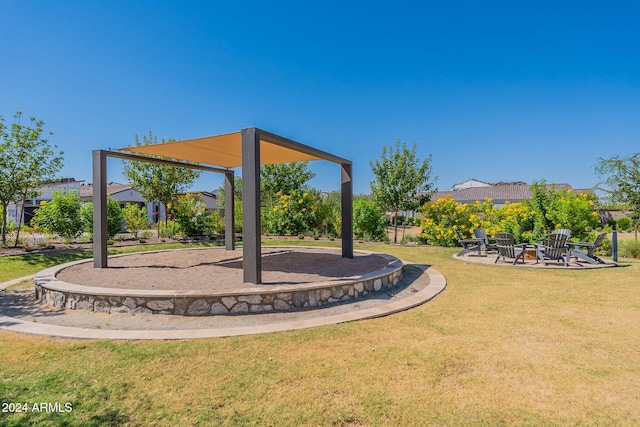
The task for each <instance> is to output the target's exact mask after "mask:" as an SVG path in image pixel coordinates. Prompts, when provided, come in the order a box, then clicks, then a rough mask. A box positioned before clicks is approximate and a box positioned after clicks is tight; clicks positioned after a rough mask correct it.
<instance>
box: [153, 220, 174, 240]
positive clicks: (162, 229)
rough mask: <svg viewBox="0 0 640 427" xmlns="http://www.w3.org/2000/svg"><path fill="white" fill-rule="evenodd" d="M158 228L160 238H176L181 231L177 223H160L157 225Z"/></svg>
mask: <svg viewBox="0 0 640 427" xmlns="http://www.w3.org/2000/svg"><path fill="white" fill-rule="evenodd" d="M157 226H158V235H159V237H170V238H172V237H174V236H175V235H176V234H178V230H179V229H180V226H179V225H178V223H177V222H175V221H172V220H170V221H166V222H165V221H160V222H158V224H157Z"/></svg>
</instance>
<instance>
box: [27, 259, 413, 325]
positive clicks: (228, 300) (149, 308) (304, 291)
mask: <svg viewBox="0 0 640 427" xmlns="http://www.w3.org/2000/svg"><path fill="white" fill-rule="evenodd" d="M375 255H378V256H380V257H383V258H385V259H386V260H387V261H388V264H387V266H386V267H385V268H383V269H381V270H378V271H375V272H371V273H367V274H363V275H362V276H360V277H358V278H341V279H336V280H330V281H326V282H315V283H305V284H297V285H276V286H269V287H268V288H265V289H255V288H250V289H249V288H247V289H239V290H234V291H220V292H203V291H188V290H185V291H161V290H155V291H150V290H135V289H112V288H101V287H92V286H83V285H77V284H73V283H67V282H62V281H60V280H57V278H56V275H57V273H58V272H60V271H61V270H62V269H64V268H67V267H70V266H72V265H75V264H79V263H86V262H92V260H84V261H76V262H71V263H67V264H62V265H58V266H54V267H51V268H48V269H46V270H43V271H41V272H40V273H38V274H37V275H36V276H35V279H34V280H35V290H36V298H37V299H38V300H39V301H41V302H44V303H46V304H49V305H52V306H54V307H56V308H66V309H71V310H88V311H96V312H103V313H131V314H137V313H153V314H173V315H186V316H211V315H220V314H241V313H260V312H270V311H286V310H297V309H304V308H311V307H321V306H323V305H326V304H331V303H337V302H341V301H348V300H351V299H354V298H358V297H360V296H364V295H368V294H371V293H377V292H384V291H386V290H387V289H389V288H391V287H393V286H394V285H396V284H398V282H399V281H400V279H401V278H402V261H400V260H399V259H397V258H395V257H392V256H390V255H386V254H375ZM121 256H126V255H121Z"/></svg>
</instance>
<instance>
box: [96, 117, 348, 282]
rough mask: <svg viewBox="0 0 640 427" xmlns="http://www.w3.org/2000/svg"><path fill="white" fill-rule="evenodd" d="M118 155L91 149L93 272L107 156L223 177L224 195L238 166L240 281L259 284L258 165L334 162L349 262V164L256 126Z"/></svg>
mask: <svg viewBox="0 0 640 427" xmlns="http://www.w3.org/2000/svg"><path fill="white" fill-rule="evenodd" d="M118 151H119V152H112V151H104V150H94V151H93V177H94V186H93V200H94V206H93V230H94V267H96V268H106V267H107V225H106V221H107V202H106V183H107V176H106V159H107V157H116V158H118V157H119V158H122V159H125V160H135V161H142V162H152V163H163V164H166V165H170V166H180V167H186V168H193V169H201V170H209V171H212V172H220V173H224V174H225V192H226V193H227V194H233V193H234V188H233V186H234V184H233V183H234V179H233V171H232V170H231V169H230V168H234V167H242V177H243V180H242V194H243V199H242V202H243V209H242V221H243V237H242V242H243V272H244V273H243V277H244V281H245V282H250V283H256V284H257V283H261V281H262V273H261V270H262V265H261V250H260V248H261V244H262V243H261V240H260V237H261V232H260V222H261V221H260V203H261V201H260V165H261V164H274V163H288V162H299V161H309V160H328V161H330V162H333V163H337V164H339V165H340V182H341V184H340V192H341V207H342V215H341V216H342V256H343V257H348V258H353V204H352V200H353V186H352V170H351V167H352V163H351V161H350V160H347V159H344V158H342V157H338V156H336V155H333V154H330V153H327V152H325V151H322V150H318V149H317V148H313V147H310V146H308V145H304V144H301V143H299V142H296V141H293V140H290V139H287V138H284V137H282V136H279V135H276V134H274V133H271V132H267V131H264V130H262V129H258V128H255V127H252V128H245V129H242V130H241V131H240V132H234V133H228V134H223V135H216V136H210V137H205V138H197V139H191V140H185V141H175V142H166V143H162V144H154V145H144V146H135V147H125V148H120V149H118ZM122 151H128V152H129V153H123V152H122ZM145 155H146V156H145ZM149 155H151V156H153V157H149ZM170 159H175V160H170ZM184 161H186V162H192V163H185V162H184ZM204 164H208V165H212V166H216V167H212V166H205V165H204ZM220 167H222V168H224V169H221V168H220ZM226 203H228V205H227V206H225V209H226V210H227V211H228V212H234V207H233V197H229V198H227V200H226ZM225 222H226V225H225V235H226V236H225V242H226V246H227V249H233V248H234V244H233V242H234V234H233V228H234V223H233V215H229V216H227V218H226V221H225Z"/></svg>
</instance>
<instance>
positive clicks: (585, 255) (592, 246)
mask: <svg viewBox="0 0 640 427" xmlns="http://www.w3.org/2000/svg"><path fill="white" fill-rule="evenodd" d="M606 236H607V233H600V234H598V237H596V240H594V241H593V243H590V242H569V246H573V247H575V248H583V249H571V251H570V252H569V256H574V257H576V258H577V259H578V260H582V261H585V262H588V263H589V264H604V261H603V260H601V259H600V258H598V257H597V256H596V251H597V250H598V248H599V247H600V246H602V242H604V238H605V237H606Z"/></svg>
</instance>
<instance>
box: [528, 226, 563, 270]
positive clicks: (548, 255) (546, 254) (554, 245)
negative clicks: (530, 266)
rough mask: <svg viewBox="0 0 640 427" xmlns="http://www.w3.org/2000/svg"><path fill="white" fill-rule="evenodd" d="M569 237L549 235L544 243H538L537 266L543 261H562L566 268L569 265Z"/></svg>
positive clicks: (543, 262)
mask: <svg viewBox="0 0 640 427" xmlns="http://www.w3.org/2000/svg"><path fill="white" fill-rule="evenodd" d="M567 239H568V236H567V235H566V234H561V233H551V234H547V236H546V237H545V238H544V240H543V241H542V243H536V244H535V245H534V246H535V248H536V264H537V263H538V261H542V264H543V265H545V266H546V265H547V263H546V261H549V260H550V261H558V262H559V261H562V263H563V264H564V266H565V267H567V266H568V265H569V247H568V246H567Z"/></svg>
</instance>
